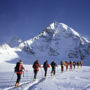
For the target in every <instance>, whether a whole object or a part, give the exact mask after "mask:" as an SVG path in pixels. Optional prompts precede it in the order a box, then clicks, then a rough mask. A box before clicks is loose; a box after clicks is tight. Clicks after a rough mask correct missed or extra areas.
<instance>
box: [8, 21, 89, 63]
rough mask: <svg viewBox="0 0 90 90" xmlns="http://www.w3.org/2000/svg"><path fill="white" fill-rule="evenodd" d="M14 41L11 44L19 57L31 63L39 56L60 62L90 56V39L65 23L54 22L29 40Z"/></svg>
mask: <svg viewBox="0 0 90 90" xmlns="http://www.w3.org/2000/svg"><path fill="white" fill-rule="evenodd" d="M12 41H13V42H12ZM12 41H11V42H10V43H12V44H9V45H10V47H12V49H13V48H14V49H15V51H14V52H15V53H16V54H17V55H18V57H19V58H22V59H25V60H26V61H27V62H30V63H32V60H33V59H34V60H35V59H37V58H38V59H40V61H41V62H43V61H45V60H46V59H47V60H49V61H51V60H55V61H56V62H57V63H60V60H63V59H64V60H81V59H84V60H85V59H87V58H88V57H89V56H90V41H89V40H87V39H86V38H85V37H81V36H80V34H79V33H77V32H76V31H75V30H74V29H72V28H71V27H69V26H67V25H65V24H64V23H58V22H54V23H52V24H50V25H49V26H48V27H46V29H45V30H43V32H42V33H40V34H39V35H37V36H36V37H34V38H32V39H29V40H27V41H24V42H22V41H21V40H19V39H14V40H12ZM16 42H19V45H16ZM14 46H15V47H14ZM16 46H17V47H16ZM29 59H30V60H29Z"/></svg>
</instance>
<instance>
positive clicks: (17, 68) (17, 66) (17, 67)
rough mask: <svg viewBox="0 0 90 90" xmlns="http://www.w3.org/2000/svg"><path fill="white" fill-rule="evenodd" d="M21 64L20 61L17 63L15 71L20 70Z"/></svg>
mask: <svg viewBox="0 0 90 90" xmlns="http://www.w3.org/2000/svg"><path fill="white" fill-rule="evenodd" d="M19 65H20V63H19V62H17V64H16V66H15V70H14V71H15V72H19Z"/></svg>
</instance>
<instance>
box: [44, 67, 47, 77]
mask: <svg viewBox="0 0 90 90" xmlns="http://www.w3.org/2000/svg"><path fill="white" fill-rule="evenodd" d="M44 71H45V74H44V76H45V77H46V75H47V68H44Z"/></svg>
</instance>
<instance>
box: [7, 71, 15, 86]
mask: <svg viewBox="0 0 90 90" xmlns="http://www.w3.org/2000/svg"><path fill="white" fill-rule="evenodd" d="M14 74H15V72H14V73H13V75H12V77H11V79H10V81H9V86H8V87H10V86H11V85H10V82H11V81H12V79H13V77H14Z"/></svg>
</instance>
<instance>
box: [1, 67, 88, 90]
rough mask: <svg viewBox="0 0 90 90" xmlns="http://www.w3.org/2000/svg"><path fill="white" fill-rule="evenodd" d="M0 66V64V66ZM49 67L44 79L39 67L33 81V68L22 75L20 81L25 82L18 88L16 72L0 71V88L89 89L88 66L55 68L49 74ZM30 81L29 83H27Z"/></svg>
mask: <svg viewBox="0 0 90 90" xmlns="http://www.w3.org/2000/svg"><path fill="white" fill-rule="evenodd" d="M0 67H1V66H0ZM50 72H51V68H50V69H48V73H47V75H48V76H47V78H46V79H44V78H43V76H44V71H43V69H40V70H39V72H38V75H37V79H38V80H36V81H33V69H32V68H30V69H29V70H28V72H24V77H23V75H22V79H21V83H23V82H27V83H25V84H24V85H22V86H21V87H19V88H11V89H8V88H10V87H14V85H15V81H16V74H15V73H14V72H13V71H11V72H10V71H9V72H8V71H7V72H2V71H0V90H90V67H89V66H88V67H87V66H83V67H82V68H80V69H76V70H68V71H65V72H63V73H62V72H61V71H60V67H58V68H56V75H55V76H50ZM28 82H30V83H28Z"/></svg>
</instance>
